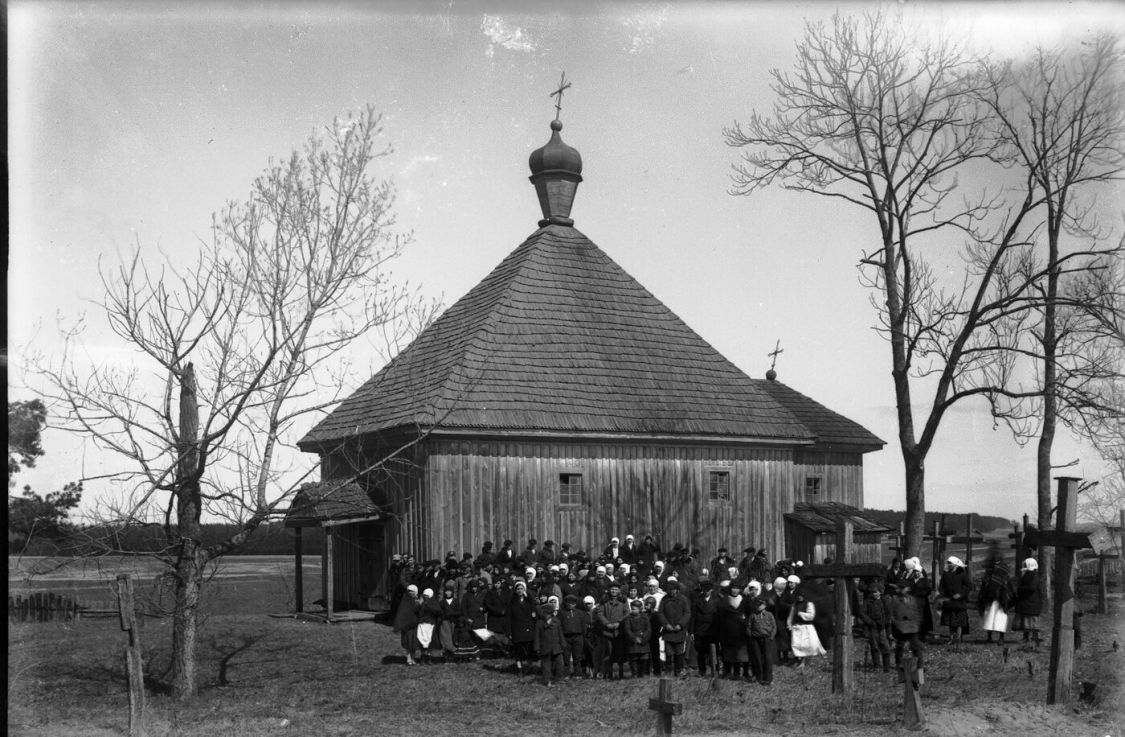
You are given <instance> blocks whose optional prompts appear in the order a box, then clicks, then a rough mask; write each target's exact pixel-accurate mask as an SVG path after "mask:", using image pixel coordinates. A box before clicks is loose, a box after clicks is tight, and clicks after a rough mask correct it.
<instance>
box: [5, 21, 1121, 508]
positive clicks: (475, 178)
mask: <svg viewBox="0 0 1125 737" xmlns="http://www.w3.org/2000/svg"><path fill="white" fill-rule="evenodd" d="M836 7H837V6H834V5H832V4H830V3H824V2H816V3H769V4H766V3H739V2H722V3H674V4H673V3H663V4H662V3H596V2H595V3H585V2H583V3H570V2H555V3H514V2H509V3H488V2H482V3H456V2H440V3H439V2H419V3H405V2H404V3H396V4H378V3H376V4H374V5H371V6H369V5H367V4H359V3H356V4H350V5H349V4H333V3H330V2H327V3H326V2H317V3H311V2H310V3H275V4H268V5H260V4H256V5H254V6H252V7H246V6H244V5H243V4H241V3H229V4H206V3H204V4H200V3H191V4H188V3H183V4H178V3H163V4H161V3H141V2H133V3H114V2H104V3H78V2H68V3H45V2H43V3H40V2H27V1H21V0H15V1H14V2H11V3H10V4H9V6H8V12H9V46H8V53H9V111H8V114H9V151H10V167H11V186H10V260H9V280H8V286H9V297H8V299H9V311H8V330H9V346H10V351H11V353H12V372H11V375H10V384H11V385H12V386H11V392H12V395H13V396H16V397H20V396H28V395H29V387H28V386H25V383H26V384H30V379H28V378H27V377H26V376H24V375H23V374H22V373H21V372H20V356H21V354H22V353H23V351H24V349H25V347H26V346H28V345H32V346H34V348H35V349H37V350H41V351H45V352H47V353H51V352H53V351H57V348H58V337H57V336H58V332H57V329H56V320H57V318H58V317H60V316H61V317H63V318H70V319H73V318H74V317H76V316H78V315H80V314H81V313H82V312H83V311H85V312H86V315H87V317H88V323H89V328H88V331H87V342H88V345H89V350H90V353H91V355H93V356H95V357H97V358H98V359H100V360H118V361H121V360H124V361H130V360H133V358H132V356H131V354H130V353H129V352H128V350H127V347H126V346H123V345H122V344H120V343H118V342H115V341H114V339H113V336H112V335H111V334H110V333H109V332H108V330H107V329H106V328H105V326H104V323H103V321H102V320H101V319H100V316H99V315H98V313H97V310H96V308H95V307H93V306H92V305H91V301H93V302H97V300H98V299H99V296H100V295H99V289H98V280H97V278H96V274H97V269H98V266H99V263H101V264H103V265H107V264H108V265H111V264H113V263H114V262H115V261H116V260H117V259H119V258H120V256H121V255H122V254H124V253H127V252H128V251H129V250H130V249H131V248H132V246H133V244H134V243H139V244H140V245H141V247H142V248H143V249H144V250H146V251H147V252H152V253H155V252H156V249H158V248H159V249H163V250H164V251H166V252H169V253H173V254H185V255H190V254H191V253H192V252H193V251H194V249H196V247H197V244H198V242H199V239H200V238H202V237H205V236H206V233H207V228H208V224H209V219H210V214H211V213H212V212H214V211H216V210H218V209H219V208H220V207H222V205H223V204H224V203H225V202H226V201H228V200H231V199H238V198H241V197H243V196H244V194H245V193H246V192H247V191H248V186H249V184H250V182H251V181H252V179H253V178H254V177H255V176H256V175H257V174H258V173H260V172H261V171H262V170H263V169H264V168H265V167H266V165H267V163H268V162H269V160H270V158H271V157H273V158H278V157H283V156H285V155H286V154H287V153H288V152H289V151H290V150H291V149H292V148H294V147H296V146H298V145H299V144H301V143H302V142H303V140H304V139H305V138H306V137H307V136H308V134H309V133H310V132H311V131H312V130H313V129H314V128H316V127H317V126H321V125H325V124H327V123H329V122H330V121H331V119H332V117H333V116H334V115H339V114H345V113H347V112H348V111H349V110H355V109H357V108H359V107H361V106H363V105H365V104H367V103H371V104H373V105H374V106H375V107H376V108H377V109H379V110H382V111H383V112H384V114H385V116H386V127H387V138H388V140H389V141H391V142H392V143H393V144H394V146H395V154H394V155H393V156H392V157H391V158H390V159H387V160H386V161H385V168H384V169H382V170H381V173H382V174H384V175H385V176H388V177H391V178H393V180H394V181H395V182H396V183H397V185H398V188H399V200H398V213H399V220H400V223H401V225H402V226H403V228H404V229H407V230H412V231H413V233H414V239H415V240H414V244H413V245H412V247H411V249H410V251H409V253H408V254H407V255H406V256H405V257H404V258H403V259H402V260H401V261H400V262H399V263H398V264H397V265H396V266H395V272H396V274H398V275H399V276H400V277H401V278H403V279H408V280H409V281H410V282H412V283H419V284H421V285H422V286H423V288H424V290H425V291H426V292H427V293H429V294H432V295H439V294H443V295H444V297H445V301H446V303H447V304H451V303H452V302H454V301H455V300H456V299H458V298H459V297H461V296H462V295H463V294H464V293H465V292H466V291H468V290H469V289H470V288H471V287H472V286H473V285H475V284H476V283H477V282H478V281H479V280H480V279H481V278H483V277H484V276H485V274H487V273H488V272H489V271H490V270H491V269H492V268H493V267H495V266H496V265H497V264H498V263H499V262H500V260H501V259H503V257H504V256H505V255H507V254H508V253H509V252H510V251H511V250H513V249H514V248H515V247H516V246H517V245H518V244H519V243H520V242H521V241H522V240H523V239H524V238H525V237H526V236H527V235H528V234H530V233H531V232H532V231H534V230H535V229H536V227H537V226H536V221H537V220H538V219H539V217H540V214H539V208H538V205H537V201H536V198H535V194H534V191H533V189H532V187H531V185H530V184H529V183H528V181H527V174H528V171H527V156H528V154H529V153H530V152H531V151H532V150H533V149H534V148H536V147H538V146H540V145H542V144H543V143H544V142H545V141H546V140H547V138H548V135H549V130H548V127H547V124H548V122H549V121H550V120H551V118H552V117H553V116H554V110H553V108H552V101H551V100H550V99H549V97H548V93H549V92H550V90H552V89H553V88H554V85H556V83H557V81H558V79H559V74H560V72H562V71H564V70H565V72H566V75H567V78H568V79H569V80H571V81H572V82H573V87H572V88H571V89H570V90H569V91H568V92H567V94H566V97H565V99H564V102H563V121H564V123H565V129H564V131H563V138H564V139H565V140H566V141H567V142H568V143H569V144H571V145H573V146H575V147H576V148H578V149H579V151H580V152H581V153H582V157H583V161H584V165H585V168H584V171H583V175H584V177H585V182H584V183H583V184H582V185H581V186H580V188H579V190H578V195H577V198H576V202H575V206H574V211H573V213H572V214H573V216H574V218H575V220H576V227H578V228H579V229H580V230H582V231H583V232H584V233H585V234H586V235H587V236H589V237H590V238H591V239H592V240H593V241H594V242H595V243H597V244H598V245H599V246H600V247H601V248H602V249H603V250H604V251H606V252H607V253H608V254H609V255H610V257H612V258H613V259H615V260H616V261H617V262H618V263H620V264H621V265H622V266H623V267H624V268H625V269H626V271H628V272H629V273H630V274H632V275H633V276H634V277H636V278H637V279H638V280H639V281H640V282H641V283H642V284H643V285H645V286H646V287H647V288H648V289H649V290H650V291H652V292H653V293H654V294H656V296H657V297H659V298H660V299H662V300H663V301H664V302H665V303H666V304H667V305H668V306H669V307H670V308H671V309H672V310H674V311H675V312H676V313H677V314H679V315H680V316H681V317H682V318H683V319H684V320H685V321H686V322H687V323H688V324H689V325H690V326H692V327H693V328H694V329H695V330H696V331H697V332H698V333H699V334H700V335H702V336H703V337H704V338H705V339H707V340H708V341H709V342H711V343H712V344H713V345H714V346H715V347H716V348H717V349H718V350H719V351H721V352H722V353H724V354H725V355H726V356H727V357H728V358H730V359H731V360H732V361H733V362H734V363H735V364H736V365H738V366H739V367H741V368H742V369H743V370H744V371H746V372H747V373H748V374H750V375H752V376H762V375H763V374H764V373H765V371H766V369H767V368H768V367H769V358H768V356H767V353H768V352H769V351H770V350H771V349H772V348H773V346H774V343H775V341H776V340H780V341H781V345H782V347H783V348H784V353H783V354H782V355H781V356H780V358H779V360H778V365H777V370H778V373H779V377H780V379H781V380H782V381H784V382H786V383H787V384H789V385H790V386H792V387H794V388H796V389H797V390H799V391H801V392H804V393H806V394H808V395H810V396H812V397H814V398H815V399H817V400H818V401H820V402H822V403H824V404H825V405H827V406H829V407H831V408H832V409H834V410H836V411H839V412H841V413H843V414H845V415H847V416H848V417H851V418H853V419H855V420H857V421H858V422H860V423H862V424H864V425H865V426H866V427H868V428H870V429H871V430H872V431H873V432H875V433H876V434H877V435H879V436H880V437H882V438H883V439H884V440H886V441H887V443H888V445H887V447H886V449H885V450H883V451H882V452H878V453H873V454H869V455H868V456H867V458H866V489H867V495H866V499H867V504H868V506H872V507H882V508H888V507H893V508H902V506H903V504H904V496H903V491H902V488H903V484H902V462H901V458H900V456H899V450H898V446H897V443H896V441H895V437H896V430H895V422H894V412H893V406H894V398H893V392H892V386H891V382H890V370H889V351H888V348H887V346H886V345H885V344H884V342H883V341H882V340H881V339H880V338H879V337H878V336H877V335H876V334H875V333H874V332H873V331H872V329H871V326H872V325H873V323H874V312H873V310H872V308H871V306H870V304H869V302H868V299H869V296H870V295H869V294H868V292H867V291H866V290H865V289H864V288H863V287H862V286H861V285H860V284H859V282H858V280H857V272H856V269H855V264H856V262H857V259H858V258H859V255H860V251H861V249H863V248H864V246H865V245H869V244H870V243H871V241H872V239H873V237H874V233H873V230H872V227H873V224H872V223H871V222H869V220H868V217H867V214H866V213H865V212H860V211H857V210H855V209H854V208H844V207H841V206H840V205H838V204H835V203H834V202H833V201H831V200H826V199H823V198H816V197H812V196H809V195H803V196H802V195H800V194H796V193H787V192H782V191H780V190H774V191H768V192H763V193H760V194H757V195H755V196H753V197H732V196H730V195H729V194H727V189H728V187H729V186H730V180H729V171H730V165H731V163H732V162H733V161H734V160H735V158H736V155H737V154H736V152H735V151H733V150H731V149H729V148H727V147H726V146H725V145H724V143H723V139H722V135H721V130H722V128H723V126H724V125H729V124H730V123H731V122H733V121H735V120H741V119H746V118H747V117H748V116H749V114H750V112H751V110H753V109H755V108H759V109H766V108H768V107H769V106H770V105H771V104H772V97H771V94H770V91H769V89H768V87H767V84H768V81H769V77H768V71H769V69H770V68H773V67H780V68H783V69H784V68H786V67H788V66H790V65H791V64H792V62H793V53H794V45H795V43H796V42H797V40H798V39H799V37H800V34H801V31H802V26H803V23H804V21H805V20H806V19H809V20H817V19H823V20H827V19H828V18H829V17H830V16H831V14H832V12H833V11H834V10H835V9H836ZM839 7H840V8H841V9H844V10H846V11H848V12H858V11H862V10H864V9H872V8H874V7H876V6H875V5H874V4H871V3H856V4H850V5H842V6H839ZM892 7H893V8H896V9H897V10H898V11H901V13H902V17H903V19H904V20H905V21H906V22H908V23H912V24H916V25H921V26H923V27H926V28H931V29H944V30H946V31H948V32H949V33H950V34H951V35H953V36H955V37H961V38H964V39H966V40H967V41H968V42H969V43H970V44H971V45H973V46H975V47H976V48H978V49H980V50H986V49H991V50H992V52H993V53H997V54H1016V55H1018V54H1025V53H1027V51H1028V50H1029V49H1031V48H1033V46H1034V45H1035V44H1036V43H1045V44H1055V43H1068V44H1073V43H1080V42H1081V41H1082V40H1083V39H1088V38H1089V37H1090V36H1091V35H1092V34H1093V33H1095V32H1097V31H1100V30H1112V29H1116V30H1117V32H1119V33H1120V32H1122V31H1123V30H1125V9H1123V8H1125V6H1122V5H1119V4H1112V3H1065V4H1064V3H1044V4H1032V3H1021V2H1005V3H905V4H901V3H899V4H892ZM1119 194H1122V196H1121V197H1120V198H1118V199H1117V202H1118V203H1120V202H1122V201H1125V193H1122V192H1120V191H1119ZM1116 207H1117V209H1118V210H1120V205H1119V204H1118V205H1117V206H1116ZM950 262H951V263H953V262H955V257H951V258H950ZM357 361H358V362H361V363H366V364H368V365H370V366H371V368H372V370H374V369H375V368H377V359H376V358H375V356H374V355H360V356H357ZM33 388H34V387H33V386H31V387H30V389H33ZM916 399H917V400H919V401H921V400H923V399H924V397H923V396H918V397H916ZM45 447H46V450H47V456H46V457H45V458H44V459H43V460H42V461H41V462H40V466H41V467H40V468H39V469H37V470H35V471H33V472H28V473H26V474H25V475H24V476H23V477H21V479H20V480H21V483H22V482H24V481H26V482H29V483H32V484H33V485H34V486H35V487H36V488H37V489H39V490H40V491H48V490H51V489H52V488H55V487H57V486H59V485H61V484H62V483H63V482H64V481H66V480H70V479H73V478H76V477H78V476H80V475H82V473H83V472H85V473H89V474H93V473H96V472H97V471H98V470H99V469H105V468H107V467H108V466H106V465H105V464H106V460H105V459H104V458H103V457H102V456H100V455H99V454H98V453H97V451H96V450H95V449H93V448H91V447H84V446H82V445H81V444H79V443H77V442H76V441H75V440H74V439H73V438H68V437H64V436H61V435H60V434H58V433H56V432H55V431H51V432H49V433H48V436H47V438H46V443H45ZM1056 459H1057V461H1059V462H1062V461H1070V460H1076V461H1077V462H1078V465H1077V466H1075V467H1074V468H1072V469H1069V471H1068V472H1069V473H1073V474H1074V475H1079V476H1084V477H1087V478H1097V477H1098V476H1099V475H1100V474H1101V473H1102V471H1101V468H1100V466H1099V464H1097V463H1095V457H1094V455H1093V453H1091V452H1090V451H1089V450H1087V449H1084V448H1082V447H1081V446H1079V445H1078V444H1076V443H1074V442H1072V441H1070V440H1069V439H1064V440H1063V441H1061V442H1060V443H1059V444H1058V452H1057V454H1056ZM314 460H315V459H314V458H313V457H311V456H310V457H308V458H307V462H308V463H309V464H312V463H313V462H314ZM1034 488H1035V466H1034V450H1033V448H1031V447H1029V448H1026V449H1021V448H1019V447H1018V446H1017V445H1016V444H1015V443H1014V442H1013V441H1012V439H1011V436H1010V434H1009V432H1008V431H1007V429H1006V428H1004V427H994V426H993V422H992V420H991V418H990V416H989V414H988V412H987V408H986V407H984V406H983V405H963V406H961V407H959V408H957V409H956V410H955V411H954V412H952V413H951V415H950V416H949V417H948V419H947V421H946V424H945V426H944V427H943V429H942V430H941V432H940V434H939V436H938V443H937V447H936V448H935V450H934V451H933V453H932V454H931V457H930V460H929V461H928V463H927V506H928V507H929V508H931V509H937V510H945V511H978V512H982V513H993V514H1001V515H1004V516H1009V517H1016V516H1018V515H1020V514H1022V513H1024V512H1031V511H1033V510H1034V504H1035V492H1034ZM104 492H105V490H104V489H100V488H99V489H95V488H91V490H90V493H91V494H98V493H104Z"/></svg>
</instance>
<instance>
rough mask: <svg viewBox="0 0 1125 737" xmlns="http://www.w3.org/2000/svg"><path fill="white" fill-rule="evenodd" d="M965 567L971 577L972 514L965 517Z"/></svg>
mask: <svg viewBox="0 0 1125 737" xmlns="http://www.w3.org/2000/svg"><path fill="white" fill-rule="evenodd" d="M965 537H967V538H968V540H966V541H965V565H966V567H968V570H969V575H972V570H973V569H972V567H971V566H972V565H973V513H972V512H969V513H968V514H966V515H965Z"/></svg>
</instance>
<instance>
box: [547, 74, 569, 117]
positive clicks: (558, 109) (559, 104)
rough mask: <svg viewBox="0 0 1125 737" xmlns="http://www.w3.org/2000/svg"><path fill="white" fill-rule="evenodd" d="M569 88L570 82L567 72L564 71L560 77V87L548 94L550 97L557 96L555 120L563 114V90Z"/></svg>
mask: <svg viewBox="0 0 1125 737" xmlns="http://www.w3.org/2000/svg"><path fill="white" fill-rule="evenodd" d="M568 89H570V82H567V81H566V72H563V73H562V76H561V77H559V88H558V89H557V90H555V91H554V92H552V93H551V94H549V95H547V96H548V97H555V98H557V99H556V100H555V120H558V119H559V116H560V115H562V96H563V92H564V91H566V90H568Z"/></svg>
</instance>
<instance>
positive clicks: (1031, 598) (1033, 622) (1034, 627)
mask: <svg viewBox="0 0 1125 737" xmlns="http://www.w3.org/2000/svg"><path fill="white" fill-rule="evenodd" d="M1015 604H1016V606H1015V609H1016V616H1015V618H1014V619H1013V620H1012V629H1013V630H1015V631H1016V632H1023V641H1024V642H1031V643H1033V644H1034V645H1035V646H1036V647H1038V645H1039V615H1041V614H1042V613H1043V597H1042V596H1041V595H1040V593H1039V564H1038V563H1037V562H1036V560H1035V559H1034V558H1028V559H1027V560H1025V561H1024V562H1023V567H1022V568H1020V577H1019V580H1018V581H1017V582H1016V596H1015Z"/></svg>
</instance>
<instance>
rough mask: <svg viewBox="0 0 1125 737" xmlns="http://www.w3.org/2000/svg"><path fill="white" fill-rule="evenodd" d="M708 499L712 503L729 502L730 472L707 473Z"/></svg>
mask: <svg viewBox="0 0 1125 737" xmlns="http://www.w3.org/2000/svg"><path fill="white" fill-rule="evenodd" d="M707 477H708V479H707V486H708V498H709V499H710V500H711V501H713V502H725V501H729V500H730V471H708V472H707Z"/></svg>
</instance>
